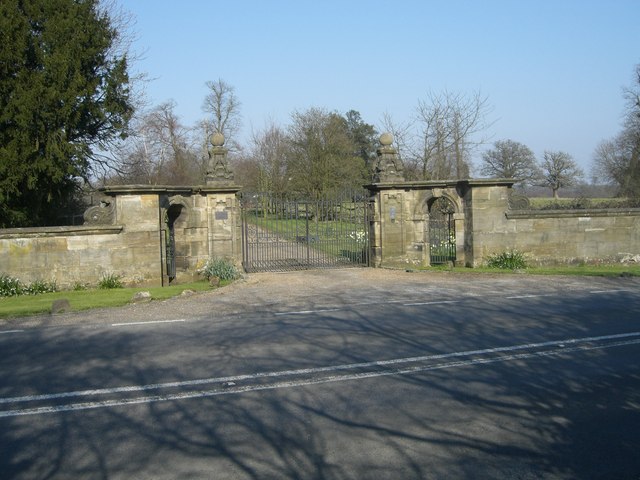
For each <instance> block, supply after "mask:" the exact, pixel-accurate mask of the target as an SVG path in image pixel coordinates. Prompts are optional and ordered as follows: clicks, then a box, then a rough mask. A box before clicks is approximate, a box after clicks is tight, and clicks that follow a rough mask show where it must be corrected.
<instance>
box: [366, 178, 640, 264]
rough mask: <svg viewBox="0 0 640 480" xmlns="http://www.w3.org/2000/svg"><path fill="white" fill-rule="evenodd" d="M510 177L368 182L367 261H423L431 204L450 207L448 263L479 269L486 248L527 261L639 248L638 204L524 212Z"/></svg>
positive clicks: (604, 258)
mask: <svg viewBox="0 0 640 480" xmlns="http://www.w3.org/2000/svg"><path fill="white" fill-rule="evenodd" d="M512 185H513V182H512V181H510V180H459V181H433V182H395V183H389V182H387V183H377V184H373V185H369V186H368V188H369V189H370V190H371V191H372V194H373V197H374V207H373V208H374V217H373V218H374V220H373V222H372V225H371V238H372V239H373V244H372V262H373V265H374V266H377V267H385V266H388V267H405V266H408V267H410V266H416V267H420V266H428V265H429V264H430V232H429V216H430V212H429V210H430V206H431V205H432V204H433V202H434V200H436V199H438V198H442V197H444V198H446V199H447V200H449V202H450V204H451V205H452V207H453V210H454V212H453V214H452V218H453V222H454V225H455V250H456V260H455V264H456V265H458V266H468V267H478V266H482V265H483V264H485V263H486V261H487V257H488V256H489V255H491V254H497V253H502V252H504V251H506V250H513V249H516V250H519V251H520V252H522V253H524V254H525V255H526V257H527V259H528V261H529V263H530V264H532V265H546V264H567V263H592V262H616V261H619V260H620V259H621V258H623V257H624V256H628V255H629V254H631V255H638V254H640V209H607V210H604V209H603V210H597V209H594V210H558V211H536V210H529V209H527V207H528V201H527V200H526V199H525V198H517V195H516V194H515V193H514V191H513V189H512Z"/></svg>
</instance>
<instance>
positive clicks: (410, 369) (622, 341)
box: [0, 332, 640, 418]
mask: <svg viewBox="0 0 640 480" xmlns="http://www.w3.org/2000/svg"><path fill="white" fill-rule="evenodd" d="M633 337H640V332H630V333H622V334H615V335H603V336H598V337H584V338H571V339H565V340H553V341H548V342H539V343H528V344H522V345H512V346H507V347H495V348H488V349H481V350H468V351H463V352H453V353H446V354H439V355H426V356H419V357H407V358H396V359H391V360H378V361H372V362H363V363H352V364H343V365H332V366H327V367H316V368H304V369H298V370H284V371H278V372H261V373H254V374H247V375H235V376H228V377H213V378H204V379H195V380H187V381H181V382H169V383H157V384H149V385H133V386H124V387H115V388H103V389H95V390H80V391H73V392H61V393H52V394H43V395H27V396H22V397H7V398H0V404H11V403H24V402H32V401H44V400H56V399H64V398H71V397H90V396H97V395H108V394H117V393H125V392H143V391H150V390H159V389H163V388H176V387H190V386H196V385H211V384H214V385H217V387H218V388H217V389H214V390H198V391H189V392H181V393H174V394H160V395H153V396H144V397H138V398H130V399H112V400H102V401H97V402H81V403H71V404H65V405H56V406H45V407H38V408H30V409H16V410H5V411H0V418H3V417H14V416H21V415H39V414H45V413H55V412H66V411H75V410H86V409H95V408H103V407H114V406H123V405H133V404H141V403H151V402H158V401H170V400H182V399H188V398H199V397H212V396H218V395H226V394H231V393H243V392H250V391H259V390H273V389H277V388H288V387H295V386H305V385H315V384H320V383H330V382H338V381H347V380H357V379H362V378H373V377H380V376H389V375H401V374H409V373H416V372H425V371H430V370H437V369H443V368H454V367H461V366H469V365H483V364H488V363H496V362H507V361H513V360H522V359H527V358H534V357H544V356H553V355H563V354H567V353H571V352H576V351H588V350H596V349H604V348H612V347H620V346H625V345H635V344H640V338H633ZM611 340H617V342H614V343H605V344H598V343H600V342H605V341H611ZM594 343H595V345H594ZM589 344H591V345H589ZM568 345H573V346H568ZM548 347H558V348H557V349H554V350H542V351H536V352H528V353H519V354H513V353H511V354H508V355H503V356H499V357H492V358H471V359H468V360H456V361H453V362H447V363H438V364H435V365H414V366H410V365H409V366H405V367H399V368H393V369H387V370H384V371H378V370H373V371H365V372H359V373H351V374H342V375H335V373H337V372H340V371H345V370H353V369H358V368H371V367H385V366H386V367H389V366H399V365H402V364H411V363H417V362H425V361H430V360H443V359H449V358H456V357H469V356H478V355H486V354H492V353H510V352H516V351H518V350H523V349H539V348H548ZM321 373H325V374H326V373H329V374H333V375H328V376H324V377H320V378H311V379H309V378H302V379H299V380H295V379H294V380H286V381H278V382H275V383H269V384H263V385H245V386H236V385H237V382H241V381H245V380H258V379H265V378H266V379H270V378H280V377H287V376H289V377H295V376H303V375H305V376H309V375H316V374H321ZM224 387H231V388H224ZM220 388H224V390H220Z"/></svg>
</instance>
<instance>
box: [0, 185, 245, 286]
mask: <svg viewBox="0 0 640 480" xmlns="http://www.w3.org/2000/svg"><path fill="white" fill-rule="evenodd" d="M237 191H238V188H237V187H232V186H225V187H163V186H148V185H147V186H144V185H142V186H141V185H130V186H118V187H108V188H104V189H102V193H103V194H104V199H103V201H102V202H101V205H100V206H95V207H91V208H90V209H88V210H87V212H85V225H83V226H80V227H42V228H16V229H4V230H0V273H2V274H7V275H10V276H12V277H15V278H18V279H20V280H21V281H23V282H24V283H32V282H34V281H37V280H44V281H55V282H56V284H57V285H58V286H59V287H60V288H72V287H73V286H75V285H77V284H88V285H92V286H95V285H97V284H98V282H99V281H100V280H101V279H102V278H103V277H104V276H106V275H117V276H118V277H120V279H121V280H122V281H123V282H124V283H125V284H129V285H166V284H169V283H170V282H173V281H190V280H193V279H196V278H199V275H198V269H199V268H200V267H202V266H203V265H204V263H205V262H206V261H207V259H208V258H209V257H211V256H218V257H226V258H229V259H230V260H232V261H235V262H237V263H240V260H241V242H240V232H241V225H240V223H239V212H238V208H237V204H236V202H237V200H236V198H235V193H236V192H237ZM170 241H173V243H174V248H173V249H172V251H173V252H172V254H173V256H174V257H175V271H174V272H173V273H172V274H171V273H170V271H169V270H168V266H167V265H168V259H167V257H168V254H169V251H168V248H167V247H168V244H169V243H170Z"/></svg>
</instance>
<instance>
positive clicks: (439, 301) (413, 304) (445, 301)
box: [402, 300, 460, 307]
mask: <svg viewBox="0 0 640 480" xmlns="http://www.w3.org/2000/svg"><path fill="white" fill-rule="evenodd" d="M445 303H460V300H436V301H433V302H416V303H403V304H402V306H404V307H415V306H419V305H440V304H445Z"/></svg>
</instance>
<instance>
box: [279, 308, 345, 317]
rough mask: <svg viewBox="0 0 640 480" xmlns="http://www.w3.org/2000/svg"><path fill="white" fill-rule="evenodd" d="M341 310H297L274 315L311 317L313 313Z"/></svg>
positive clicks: (338, 309) (337, 309)
mask: <svg viewBox="0 0 640 480" xmlns="http://www.w3.org/2000/svg"><path fill="white" fill-rule="evenodd" d="M340 310H342V309H341V308H326V309H323V310H299V311H297V312H276V313H274V315H276V316H279V315H311V314H313V313H325V312H338V311H340Z"/></svg>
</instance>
